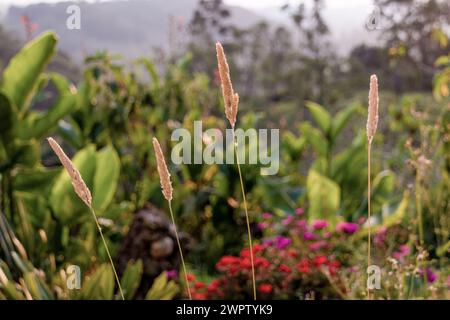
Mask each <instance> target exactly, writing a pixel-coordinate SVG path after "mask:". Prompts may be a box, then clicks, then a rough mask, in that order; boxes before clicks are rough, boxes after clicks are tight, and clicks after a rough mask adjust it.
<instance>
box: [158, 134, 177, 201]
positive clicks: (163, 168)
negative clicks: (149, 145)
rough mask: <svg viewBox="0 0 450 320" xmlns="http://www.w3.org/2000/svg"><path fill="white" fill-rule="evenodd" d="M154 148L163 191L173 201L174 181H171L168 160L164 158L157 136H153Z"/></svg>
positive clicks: (167, 198) (168, 199)
mask: <svg viewBox="0 0 450 320" xmlns="http://www.w3.org/2000/svg"><path fill="white" fill-rule="evenodd" d="M153 149H155V154H156V163H157V167H158V173H159V179H160V182H161V189H162V193H163V195H164V198H166V200H167V201H171V200H172V193H173V189H172V182H171V181H170V173H169V170H168V169H167V165H166V160H165V159H164V155H163V152H162V150H161V146H160V144H159V142H158V139H156V138H153Z"/></svg>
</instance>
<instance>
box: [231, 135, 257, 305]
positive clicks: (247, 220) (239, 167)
mask: <svg viewBox="0 0 450 320" xmlns="http://www.w3.org/2000/svg"><path fill="white" fill-rule="evenodd" d="M232 130H233V145H234V151H235V153H236V162H237V167H238V172H239V180H240V182H241V192H242V199H243V201H244V211H245V219H246V222H247V233H248V242H249V247H250V262H251V264H252V283H253V299H254V300H256V277H255V263H254V261H253V243H252V233H251V230H250V219H249V216H248V209H247V199H246V197H245V190H244V181H243V179H242V172H241V165H240V163H239V162H240V161H239V153H238V143H237V141H236V136H235V134H234V127H233V128H232Z"/></svg>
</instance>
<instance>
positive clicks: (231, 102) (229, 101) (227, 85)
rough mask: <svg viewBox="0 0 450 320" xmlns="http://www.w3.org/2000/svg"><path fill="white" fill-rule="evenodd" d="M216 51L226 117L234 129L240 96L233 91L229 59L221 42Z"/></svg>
mask: <svg viewBox="0 0 450 320" xmlns="http://www.w3.org/2000/svg"><path fill="white" fill-rule="evenodd" d="M216 51H217V65H218V69H219V75H220V82H221V84H222V95H223V100H224V104H225V115H226V117H227V119H228V121H230V124H231V126H232V127H233V128H234V125H235V124H236V116H237V111H238V104H239V96H238V94H237V93H235V92H234V90H233V84H232V83H231V78H230V68H229V66H228V62H227V57H226V56H225V52H224V51H223V47H222V45H221V44H220V43H219V42H217V43H216Z"/></svg>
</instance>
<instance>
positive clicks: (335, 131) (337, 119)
mask: <svg viewBox="0 0 450 320" xmlns="http://www.w3.org/2000/svg"><path fill="white" fill-rule="evenodd" d="M359 108H360V105H359V104H352V105H350V106H348V107H346V108H345V109H344V110H341V111H339V112H338V113H337V114H336V116H334V119H333V122H332V125H331V137H332V138H333V139H334V140H335V139H336V138H337V136H338V135H339V134H340V133H341V131H342V129H344V128H345V126H346V125H347V123H348V122H349V121H350V119H351V118H352V116H353V115H354V114H355V113H356V112H357V111H358V109H359Z"/></svg>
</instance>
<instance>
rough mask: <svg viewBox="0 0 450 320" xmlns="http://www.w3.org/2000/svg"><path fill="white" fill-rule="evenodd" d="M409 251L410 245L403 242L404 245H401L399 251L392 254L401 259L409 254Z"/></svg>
mask: <svg viewBox="0 0 450 320" xmlns="http://www.w3.org/2000/svg"><path fill="white" fill-rule="evenodd" d="M409 252H410V249H409V247H408V246H407V245H406V244H402V245H401V246H400V247H399V250H398V251H395V252H394V253H393V254H392V256H393V257H394V258H395V259H397V260H401V259H403V257H405V256H407V255H408V254H409Z"/></svg>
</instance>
